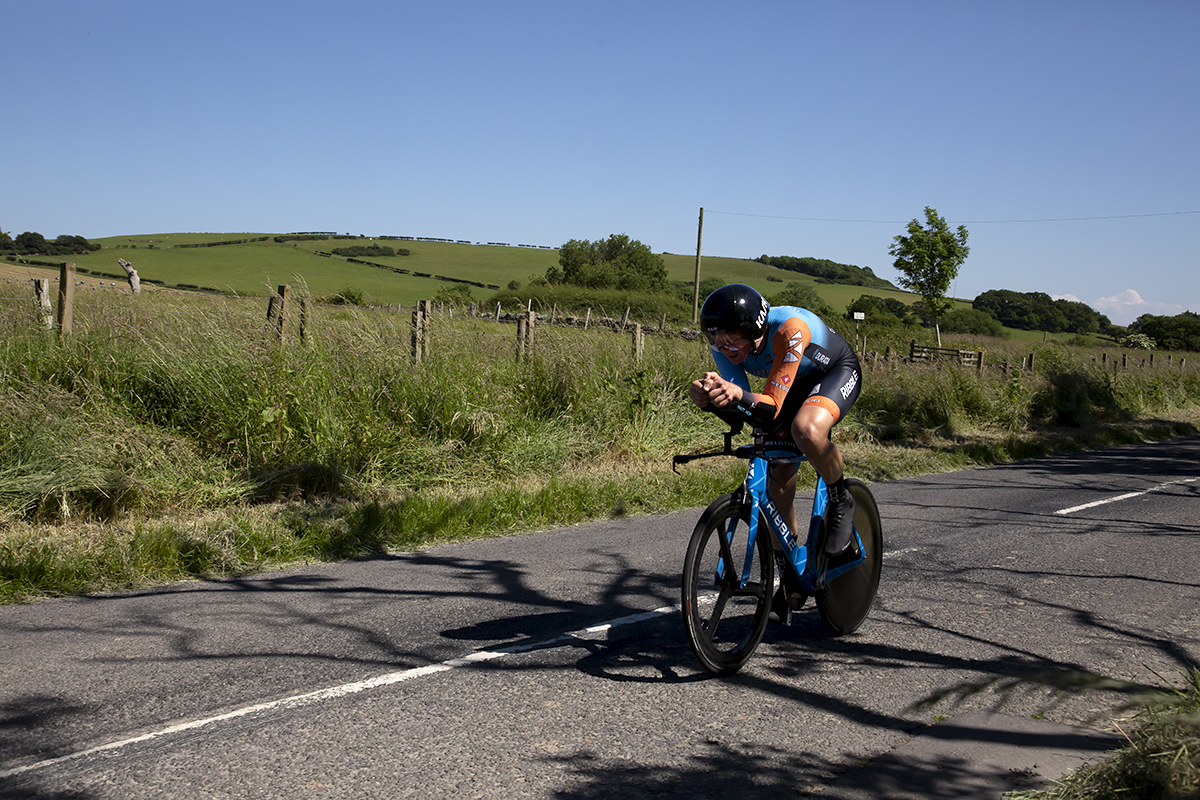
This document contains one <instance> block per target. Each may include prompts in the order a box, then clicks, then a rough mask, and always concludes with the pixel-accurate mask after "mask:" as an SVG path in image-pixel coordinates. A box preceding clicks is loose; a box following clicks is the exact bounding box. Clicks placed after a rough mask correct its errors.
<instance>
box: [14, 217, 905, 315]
mask: <svg viewBox="0 0 1200 800" xmlns="http://www.w3.org/2000/svg"><path fill="white" fill-rule="evenodd" d="M90 244H91V245H92V246H93V247H96V249H94V250H88V251H86V252H80V253H78V254H73V255H70V256H51V257H47V256H15V255H12V254H5V255H4V260H3V261H0V264H8V265H9V269H8V274H10V275H27V274H29V275H31V274H32V271H37V272H38V276H39V277H46V276H47V275H52V274H57V273H56V272H53V270H56V269H57V268H58V266H59V265H60V264H61V262H62V261H67V260H70V261H74V262H75V264H76V269H77V270H78V272H79V276H80V278H81V279H83V280H89V279H91V280H97V281H105V282H107V283H109V284H110V285H111V283H112V282H116V283H118V285H122V284H123V283H124V281H125V273H124V271H123V270H122V268H121V267H120V265H119V264H118V263H117V259H118V258H124V259H125V260H127V261H129V262H131V263H132V264H133V267H134V268H135V269H136V270H137V271H138V274H139V276H140V277H141V279H142V282H143V285H145V286H147V288H150V287H154V286H159V287H166V288H175V289H182V290H185V291H207V292H217V293H233V294H238V295H245V296H267V295H269V294H272V293H274V292H275V290H276V288H277V287H278V286H279V285H281V284H285V283H287V284H293V285H302V286H303V287H304V288H305V289H307V291H308V292H310V293H311V294H313V295H317V296H321V295H332V294H337V293H339V292H342V291H344V290H346V289H347V288H353V289H355V290H357V291H358V292H361V293H362V294H363V295H365V296H366V298H367V299H368V301H369V302H372V303H375V304H401V305H405V306H412V305H414V304H415V303H416V302H417V301H418V300H427V299H430V298H432V297H433V296H434V295H436V294H437V293H438V291H439V290H441V289H443V288H445V287H446V286H447V285H451V286H460V287H463V286H465V287H467V288H468V289H469V291H470V293H471V296H472V297H473V298H475V299H476V300H478V301H480V302H483V301H486V300H487V299H488V298H490V297H491V296H492V295H493V294H495V293H496V292H497V291H498V290H500V289H501V287H508V286H509V284H510V283H513V282H516V283H517V284H518V285H519V286H527V285H528V284H529V282H530V280H531V279H533V278H537V277H540V276H543V275H545V273H546V270H547V269H548V268H549V267H552V266H557V265H558V250H557V249H555V248H551V247H546V246H535V245H512V244H504V243H497V242H491V243H472V242H467V241H461V240H448V239H435V238H427V237H407V236H377V237H368V236H351V235H348V234H335V233H330V232H302V233H262V232H258V233H254V232H244V233H151V234H138V235H132V236H110V237H105V238H101V239H94V240H92V241H91V243H90ZM347 247H357V248H365V249H363V250H357V251H354V252H360V253H372V255H370V256H362V257H354V256H339V255H334V254H333V251H334V250H335V249H337V250H344V249H345V248H347ZM387 247H391V248H393V250H394V251H395V255H391V256H389V255H386V250H385V248H387ZM375 253H378V254H379V255H374V254H375ZM405 253H407V255H405ZM662 256H663V262H664V264H665V266H666V268H667V273H668V277H669V278H670V280H671V281H673V282H686V283H689V284H690V283H691V282H692V281H693V279H694V277H695V269H696V257H695V255H694V254H689V255H678V254H671V253H663V254H662ZM777 258H780V259H787V258H789V257H777ZM797 261H805V262H806V263H807V262H808V261H811V262H814V263H816V264H817V265H818V267H821V268H824V267H825V265H836V262H833V261H827V260H824V259H807V260H804V259H797ZM781 263H785V264H786V266H784V267H781V266H777V265H775V264H771V263H764V262H763V261H762V260H761V259H759V260H754V259H746V258H725V257H719V256H704V257H703V258H702V259H701V279H702V280H705V279H717V280H719V281H721V282H722V283H733V282H740V283H747V284H749V285H751V286H754V287H755V288H756V289H758V290H759V291H761V292H762V293H763V294H765V295H768V296H769V295H773V294H776V293H778V292H779V291H780V289H781V288H782V287H783V286H786V285H787V283H789V282H796V283H802V284H812V285H813V288H814V289H815V291H816V292H817V293H818V295H820V296H821V297H822V298H824V299H825V300H826V301H827V302H829V304H830V305H832V306H834V307H835V308H839V309H841V308H845V307H846V305H847V304H848V303H849V302H850V301H851V300H853V299H855V298H856V297H858V296H859V295H860V294H863V293H869V294H879V295H881V296H886V297H895V298H897V299H900V300H902V301H903V302H905V303H910V302H912V301H913V300H914V299H915V298H914V296H913V295H911V294H909V293H907V292H903V291H901V290H899V289H897V288H896V287H895V286H893V285H892V284H890V283H888V282H887V281H884V280H881V279H878V278H875V277H874V275H873V273H871V271H870V270H869V269H862V268H858V267H852V266H850V265H837V266H839V267H841V268H843V269H844V270H845V271H844V272H842V273H839V274H842V275H843V276H844V277H846V278H847V280H846V281H845V282H843V283H830V282H829V281H830V280H833V278H831V277H830V273H829V272H828V270H826V271H825V272H822V273H821V274H815V275H814V274H809V273H806V272H804V271H800V270H796V269H792V268H790V267H792V266H793V265H792V264H791V263H790V262H781ZM818 271H819V270H818ZM42 273H45V274H42ZM872 279H873V280H872ZM518 294H519V291H518Z"/></svg>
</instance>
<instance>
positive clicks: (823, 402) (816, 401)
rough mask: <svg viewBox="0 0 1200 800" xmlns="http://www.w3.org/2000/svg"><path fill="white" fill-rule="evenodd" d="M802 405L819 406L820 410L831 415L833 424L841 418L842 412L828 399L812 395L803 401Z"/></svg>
mask: <svg viewBox="0 0 1200 800" xmlns="http://www.w3.org/2000/svg"><path fill="white" fill-rule="evenodd" d="M803 405H806V406H820V407H821V408H823V409H825V410H826V411H828V412H829V413H830V414H832V415H833V421H834V422H837V421H838V419H839V418H840V417H841V416H842V410H841V409H840V408H838V407H837V403H835V402H833V401H832V400H830V399H829V398H828V397H821V396H820V395H819V394H818V395H813V396H812V397H810V398H808V399H807V400H805V401H804V403H803Z"/></svg>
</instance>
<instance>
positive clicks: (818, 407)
mask: <svg viewBox="0 0 1200 800" xmlns="http://www.w3.org/2000/svg"><path fill="white" fill-rule="evenodd" d="M859 369H860V368H859V364H858V359H857V358H856V357H855V356H854V355H853V354H848V355H847V356H846V357H845V358H843V359H839V361H838V362H837V363H835V364H834V365H833V366H832V367H831V368H830V370H829V371H828V372H827V373H825V374H824V375H823V376H821V382H820V383H819V384H817V386H816V387H815V388H813V389H812V390H811V391H810V392H809V394H808V396H807V397H805V398H804V400H803V402H802V403H801V405H800V408H799V409H798V410H797V412H796V415H795V417H794V418H793V420H792V424H791V429H792V437H793V439H794V440H795V442H796V446H797V447H799V448H800V451H801V452H802V453H804V454H805V455H806V456H807V457H808V460H809V461H810V462H812V465H813V468H814V469H816V471H817V474H819V475H820V476H821V477H822V478H824V480H825V484H826V485H827V486H828V487H829V515H828V523H829V529H828V534H829V535H828V536H827V537H826V540H825V548H824V550H825V552H826V553H827V554H829V555H834V556H839V557H842V556H844V557H846V558H852V557H853V556H854V553H853V547H852V546H851V544H852V540H853V536H854V514H855V500H854V496H853V495H852V494H851V493H850V491H849V489H848V488H847V486H846V480H845V472H844V462H843V460H842V453H841V451H840V450H839V449H838V447H837V445H835V444H834V443H833V440H832V439H831V438H830V434H831V433H832V431H833V426H834V425H836V424H837V423H838V421H839V420H841V419H842V417H843V416H844V415H845V413H846V412H847V411H849V409H850V406H852V405H853V404H854V401H855V400H857V399H858V393H859V390H860V388H861V381H860V372H859Z"/></svg>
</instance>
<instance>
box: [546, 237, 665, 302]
mask: <svg viewBox="0 0 1200 800" xmlns="http://www.w3.org/2000/svg"><path fill="white" fill-rule="evenodd" d="M558 263H559V265H560V266H561V267H562V270H561V271H560V270H558V269H556V268H554V267H551V268H550V269H548V270H546V280H548V281H550V282H551V283H569V284H572V285H575V286H583V287H586V288H589V289H620V290H622V291H627V292H647V293H650V292H662V291H666V290H668V289H669V288H670V281H669V280H668V279H667V267H666V265H665V264H664V263H663V259H662V256H658V255H655V254H654V253H653V252H652V251H651V250H650V248H649V247H648V246H646V245H644V244H642V243H641V242H639V241H638V240H637V239H630V238H629V237H628V236H626V235H625V234H623V233H621V234H616V233H614V234H612V235H611V236H609V237H608V238H607V239H604V240H597V241H595V242H589V241H588V240H587V239H582V240H580V239H572V240H570V241H569V242H567V243H566V244H564V245H563V246H562V247H560V248H558Z"/></svg>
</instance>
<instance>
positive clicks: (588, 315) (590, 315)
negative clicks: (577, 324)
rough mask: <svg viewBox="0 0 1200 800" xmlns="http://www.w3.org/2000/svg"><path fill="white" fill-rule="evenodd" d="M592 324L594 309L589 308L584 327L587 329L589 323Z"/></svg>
mask: <svg viewBox="0 0 1200 800" xmlns="http://www.w3.org/2000/svg"><path fill="white" fill-rule="evenodd" d="M591 324H592V310H591V309H590V308H589V309H588V313H587V316H586V317H585V318H584V320H583V329H584V330H585V331H586V330H587V329H588V325H591Z"/></svg>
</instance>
